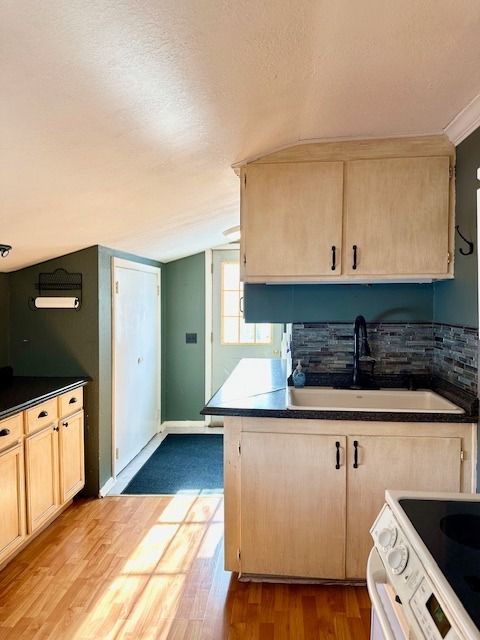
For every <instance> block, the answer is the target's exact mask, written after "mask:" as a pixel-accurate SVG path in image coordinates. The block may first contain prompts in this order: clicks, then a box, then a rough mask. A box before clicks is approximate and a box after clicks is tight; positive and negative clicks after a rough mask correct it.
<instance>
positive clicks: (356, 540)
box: [346, 436, 462, 578]
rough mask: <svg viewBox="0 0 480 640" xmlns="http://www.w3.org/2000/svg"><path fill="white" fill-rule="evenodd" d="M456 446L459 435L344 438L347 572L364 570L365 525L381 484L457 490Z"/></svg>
mask: <svg viewBox="0 0 480 640" xmlns="http://www.w3.org/2000/svg"><path fill="white" fill-rule="evenodd" d="M355 443H356V445H355ZM461 448H462V440H461V438H447V437H443V438H439V437H416V436H413V437H411V436H409V437H396V436H358V438H348V456H347V485H348V491H347V530H346V549H347V562H346V577H347V578H361V577H363V576H364V575H365V569H366V566H367V559H368V554H369V553H370V550H371V548H372V538H371V536H370V527H371V526H372V524H373V521H374V520H375V518H376V517H377V515H378V513H379V511H380V509H381V508H382V505H383V503H384V502H385V490H386V489H391V490H395V489H400V490H406V491H460V474H461V465H462V462H461V453H460V452H461ZM355 451H356V461H357V462H355Z"/></svg>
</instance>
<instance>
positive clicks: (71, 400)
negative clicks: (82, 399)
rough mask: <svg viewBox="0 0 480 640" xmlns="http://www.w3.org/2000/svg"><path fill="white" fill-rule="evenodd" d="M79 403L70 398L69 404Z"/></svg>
mask: <svg viewBox="0 0 480 640" xmlns="http://www.w3.org/2000/svg"><path fill="white" fill-rule="evenodd" d="M76 402H77V399H76V398H70V400H69V401H68V404H75V403H76Z"/></svg>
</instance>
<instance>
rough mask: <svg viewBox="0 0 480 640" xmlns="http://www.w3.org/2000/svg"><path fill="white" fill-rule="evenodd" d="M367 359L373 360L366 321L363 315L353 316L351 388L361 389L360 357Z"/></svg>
mask: <svg viewBox="0 0 480 640" xmlns="http://www.w3.org/2000/svg"><path fill="white" fill-rule="evenodd" d="M361 358H364V359H368V360H370V361H371V362H374V360H373V358H372V357H371V352H370V346H369V344H368V340H367V323H366V322H365V318H364V317H363V316H357V317H356V318H355V327H354V330H353V376H352V389H361V388H362V386H361V375H360V373H361V372H360V359H361Z"/></svg>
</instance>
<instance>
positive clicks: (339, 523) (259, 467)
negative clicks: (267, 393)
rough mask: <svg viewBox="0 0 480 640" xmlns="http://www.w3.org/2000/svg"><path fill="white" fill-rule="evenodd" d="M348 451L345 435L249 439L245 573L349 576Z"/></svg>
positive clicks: (244, 463) (244, 475)
mask: <svg viewBox="0 0 480 640" xmlns="http://www.w3.org/2000/svg"><path fill="white" fill-rule="evenodd" d="M344 449H345V438H344V437H336V436H327V435H316V434H315V435H301V434H298V435H295V434H288V433H252V432H248V431H247V432H244V433H242V437H241V452H242V456H241V458H242V459H241V504H242V505H245V506H246V508H244V509H243V508H242V517H241V534H240V535H241V540H242V550H241V554H242V556H241V563H242V571H243V572H245V573H260V574H263V575H282V576H295V575H301V576H304V577H316V576H319V575H324V576H328V577H330V578H343V577H344V575H345V555H344V554H345V544H344V537H345V495H346V493H345V489H346V484H345V478H346V475H345V468H344V466H343V468H342V466H341V465H340V464H339V465H338V468H337V464H336V460H337V452H338V456H341V455H343V454H342V452H343V451H344ZM314 514H318V516H320V517H317V516H316V515H314ZM320 514H324V516H323V517H322V516H321V515H320ZM327 514H328V515H327ZM280 532H281V535H279V533H280ZM319 540H322V543H321V544H319Z"/></svg>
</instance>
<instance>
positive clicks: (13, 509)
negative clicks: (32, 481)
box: [0, 444, 26, 562]
mask: <svg viewBox="0 0 480 640" xmlns="http://www.w3.org/2000/svg"><path fill="white" fill-rule="evenodd" d="M0 478H1V482H0V505H1V509H0V562H1V561H2V560H3V559H4V558H6V557H7V556H8V555H9V554H10V553H11V552H12V551H13V550H14V549H15V548H16V547H18V545H19V544H21V543H22V542H23V540H24V539H25V533H26V532H25V469H24V461H23V444H20V445H17V446H15V447H13V448H11V449H8V450H7V451H5V452H4V453H1V454H0Z"/></svg>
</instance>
